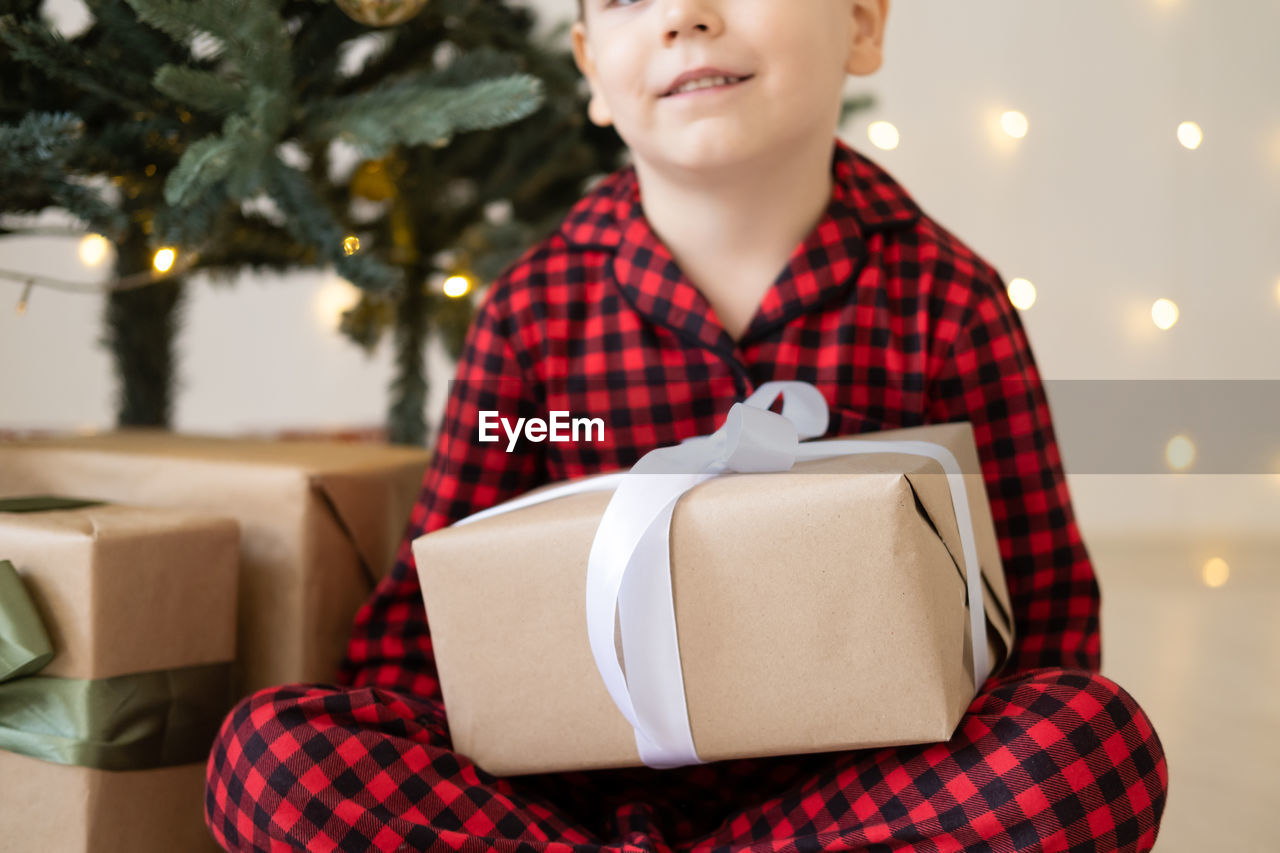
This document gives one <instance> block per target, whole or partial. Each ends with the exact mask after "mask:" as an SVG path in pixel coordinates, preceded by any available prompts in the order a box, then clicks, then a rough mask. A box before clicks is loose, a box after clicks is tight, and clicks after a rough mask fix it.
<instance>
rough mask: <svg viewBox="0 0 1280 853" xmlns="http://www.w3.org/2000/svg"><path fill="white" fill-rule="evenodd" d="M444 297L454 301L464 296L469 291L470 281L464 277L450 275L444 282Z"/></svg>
mask: <svg viewBox="0 0 1280 853" xmlns="http://www.w3.org/2000/svg"><path fill="white" fill-rule="evenodd" d="M443 289H444V295H445V296H452V297H453V298H454V299H458V298H459V297H462V296H466V295H467V291H469V290H470V289H471V280H470V279H469V278H467V277H466V276H465V275H451V276H449V277H448V278H446V279H445V280H444V288H443Z"/></svg>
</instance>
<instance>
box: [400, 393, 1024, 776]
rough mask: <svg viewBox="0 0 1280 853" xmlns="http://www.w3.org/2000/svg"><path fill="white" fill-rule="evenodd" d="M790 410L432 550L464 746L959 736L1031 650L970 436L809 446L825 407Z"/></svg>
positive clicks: (799, 742)
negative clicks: (807, 415) (1019, 636)
mask: <svg viewBox="0 0 1280 853" xmlns="http://www.w3.org/2000/svg"><path fill="white" fill-rule="evenodd" d="M769 385H771V386H772V385H774V383H769ZM794 385H795V383H783V386H784V387H787V388H789V389H790V391H791V392H792V393H791V394H789V395H788V400H789V399H790V398H791V397H792V396H795V394H794V392H795V391H796V390H797V389H796V388H795V387H793V386H794ZM804 388H806V389H811V390H813V389H812V386H804ZM800 390H804V389H800ZM761 392H770V393H773V394H775V395H776V393H777V389H776V388H765V387H762V388H761V391H760V392H757V393H758V394H759V393H761ZM814 393H815V395H816V390H814ZM799 396H800V399H801V401H803V400H804V399H805V398H804V396H803V395H799ZM769 399H770V398H769V397H768V395H767V394H766V395H765V397H764V398H763V399H755V398H754V397H753V399H752V400H748V401H747V402H748V404H747V405H744V404H741V403H740V404H735V407H734V411H733V412H731V413H730V415H731V418H730V422H727V423H726V427H725V428H722V429H721V430H720V431H719V432H718V433H717V434H715V435H714V436H708V437H700V438H699V439H698V441H697V442H688V441H686V442H685V443H684V444H683V445H680V446H678V447H676V448H666V449H664V450H665V451H667V452H668V453H671V452H674V456H670V457H669V458H668V460H667V463H666V464H665V465H663V464H660V465H657V466H654V465H648V466H647V467H646V463H647V462H648V461H649V457H650V456H656V455H658V452H657V451H655V453H653V454H648V455H647V456H646V457H645V458H642V459H641V460H640V462H638V463H637V465H636V466H635V467H634V468H632V469H631V470H630V471H627V472H615V473H610V474H606V475H597V476H592V477H584V478H579V479H577V480H573V481H569V482H567V483H562V484H555V485H551V486H544V487H540V488H538V489H535V490H533V491H531V492H529V493H528V494H527V495H525V496H523V497H521V498H519V499H516V500H514V501H510V502H508V503H506V504H502V505H499V506H498V507H495V508H492V509H490V510H486V511H484V512H481V513H477V514H476V515H474V516H471V517H469V518H467V519H463V520H462V521H461V522H459V523H458V524H455V525H454V526H451V527H447V528H443V529H440V530H437V531H434V532H432V533H430V534H427V535H425V536H422V537H419V538H418V539H416V540H415V541H414V542H413V553H414V557H415V561H416V563H417V567H418V575H419V578H420V581H421V586H422V592H423V600H424V602H425V605H426V610H427V619H428V622H429V623H430V626H431V634H432V640H433V648H434V652H435V659H436V665H437V669H438V672H439V676H440V682H441V690H442V693H443V698H444V703H445V707H446V708H447V711H448V716H449V728H450V732H451V734H452V738H453V745H454V748H455V749H457V750H458V751H459V752H461V753H463V754H465V755H467V756H468V757H470V758H471V759H472V760H473V761H475V762H476V763H477V764H478V765H479V766H480V767H482V768H483V769H485V770H486V771H488V772H490V773H493V774H495V775H499V776H513V775H520V774H525V773H535V772H560V771H569V770H590V769H599V768H610V767H627V766H640V765H648V766H652V767H671V766H681V765H684V764H691V763H699V762H704V763H705V762H709V761H719V760H724V759H732V758H747V757H763V756H771V755H786V754H800V753H811V752H827V751H837V750H850V749H861V748H870V747H881V746H892V745H902V744H910V743H928V742H935V741H944V740H948V739H949V738H950V737H951V736H952V734H953V733H954V731H955V729H956V727H957V725H958V724H959V721H960V718H961V717H962V715H963V713H964V710H965V709H966V708H967V707H968V705H969V703H970V702H971V701H972V699H973V697H974V696H975V695H976V691H977V689H978V686H979V685H980V683H981V682H982V681H983V680H985V678H986V677H987V676H988V675H990V674H994V673H995V672H996V671H998V670H999V668H1000V667H1001V666H1002V665H1003V663H1004V661H1005V660H1006V659H1007V658H1008V655H1009V650H1010V648H1011V646H1012V642H1013V636H1014V630H1013V620H1012V618H1011V615H1010V614H1011V612H1012V611H1011V609H1010V603H1009V594H1008V590H1007V587H1006V584H1005V578H1004V573H1003V569H1002V566H1001V563H1000V555H999V547H998V542H997V538H996V534H995V528H994V523H993V520H992V517H991V511H990V506H989V504H988V503H987V498H986V491H985V487H984V483H983V478H982V473H981V468H980V466H979V461H978V454H977V450H976V445H975V442H974V436H973V429H972V426H971V425H970V424H969V423H967V422H960V423H949V424H935V425H928V426H921V427H913V428H908V429H901V430H893V431H886V432H879V433H874V434H863V435H859V436H857V440H855V441H852V442H851V441H850V440H849V439H847V438H846V439H827V440H820V441H806V442H804V443H803V444H800V443H799V441H798V440H799V439H800V438H806V437H813V436H819V435H822V434H823V432H824V430H825V426H826V409H825V403H823V402H822V400H821V397H820V396H817V402H816V403H814V400H813V399H812V398H809V403H810V404H811V408H816V409H820V412H818V413H817V415H814V417H813V418H812V419H811V421H805V419H804V418H803V417H800V416H799V415H795V414H793V415H791V416H790V419H788V418H787V417H784V416H780V415H777V414H774V413H772V412H768V411H763V410H764V409H767V408H768V405H769V403H768V402H767V401H768V400H769ZM753 400H754V405H755V407H754V408H752V406H751V404H752V403H753ZM786 409H787V406H786V401H784V414H785V413H786ZM742 415H749V417H747V418H746V420H747V421H753V420H754V421H759V424H757V426H760V428H758V429H757V428H755V427H751V425H750V424H747V425H745V426H744V425H743V424H742V423H737V424H736V426H735V425H734V418H735V417H737V420H738V421H741V420H742V417H741V416H742ZM818 415H820V417H818ZM791 422H799V423H800V424H801V427H802V428H801V429H798V430H797V429H796V428H795V427H794V426H790V427H788V426H787V423H791ZM779 424H781V427H779ZM761 425H762V426H761ZM788 430H790V434H789V435H788V434H787V432H788ZM726 432H728V433H729V435H728V436H726ZM855 447H856V448H857V449H856V452H854V450H853V449H854V448H855ZM779 448H781V449H779ZM944 451H945V452H944ZM824 454H836V455H824ZM930 454H933V455H930ZM797 455H799V456H802V457H805V458H800V459H796V458H795V457H796V456H797ZM934 456H937V457H938V458H934ZM942 459H946V460H948V461H945V462H944V461H940V460H942ZM708 460H710V462H708ZM656 461H660V460H656ZM690 465H693V467H689V466H690ZM673 472H674V473H673ZM691 472H700V473H691ZM682 478H683V480H684V481H685V482H683V484H681V483H680V482H679V481H680V480H681V479H682ZM671 480H675V481H677V485H676V486H674V487H673V486H670V485H669V484H668V481H671ZM624 489H627V490H629V491H628V492H627V494H625V495H624V494H623V491H624ZM975 558H976V559H975ZM619 566H622V567H624V569H619V568H618V567H619ZM970 566H972V567H973V571H972V572H970V571H968V569H969V567H970ZM979 599H981V607H980V608H979V609H978V610H977V611H976V612H974V611H973V610H971V609H970V608H969V606H968V602H969V601H977V600H979ZM615 604H616V605H617V614H618V616H619V617H620V618H619V620H618V622H617V623H616V625H615V621H614V617H615V614H614V606H615ZM975 628H976V630H975ZM974 636H980V637H982V648H981V650H979V651H978V652H977V653H975V649H974V648H973V645H972V640H971V638H972V637H974ZM975 666H977V667H979V669H975ZM613 670H616V671H614V672H613V675H612V677H611V676H610V671H613Z"/></svg>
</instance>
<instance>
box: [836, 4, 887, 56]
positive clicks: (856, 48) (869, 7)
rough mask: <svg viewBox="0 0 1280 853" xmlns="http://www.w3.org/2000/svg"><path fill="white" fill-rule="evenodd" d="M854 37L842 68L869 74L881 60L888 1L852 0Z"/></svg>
mask: <svg viewBox="0 0 1280 853" xmlns="http://www.w3.org/2000/svg"><path fill="white" fill-rule="evenodd" d="M852 13H853V18H854V21H853V23H854V28H853V39H852V41H851V42H850V43H849V59H848V61H847V62H846V63H845V66H844V67H845V71H847V72H849V73H850V74H858V75H865V74H872V73H874V72H876V71H878V70H879V69H880V66H881V64H882V63H883V62H884V26H885V19H886V18H888V17H889V0H853V9H852Z"/></svg>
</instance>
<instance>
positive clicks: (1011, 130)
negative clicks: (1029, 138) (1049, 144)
mask: <svg viewBox="0 0 1280 853" xmlns="http://www.w3.org/2000/svg"><path fill="white" fill-rule="evenodd" d="M1000 127H1001V128H1003V129H1004V132H1005V133H1007V134H1009V135H1010V136H1012V137H1013V138H1014V139H1022V138H1023V137H1024V136H1026V135H1027V117H1026V116H1025V115H1023V114H1022V113H1020V112H1018V111H1017V110H1009V111H1008V112H1006V113H1005V114H1004V115H1002V116H1000Z"/></svg>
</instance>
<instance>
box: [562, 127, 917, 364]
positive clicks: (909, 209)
mask: <svg viewBox="0 0 1280 853" xmlns="http://www.w3.org/2000/svg"><path fill="white" fill-rule="evenodd" d="M831 170H832V177H833V182H832V183H833V188H832V195H831V200H830V201H829V203H828V205H827V209H826V211H825V212H824V214H823V216H822V219H821V220H819V222H818V224H817V225H816V226H815V227H814V228H813V230H812V231H811V232H810V233H809V234H808V236H806V237H805V239H804V240H803V241H801V243H800V244H799V245H798V246H797V247H796V248H795V250H794V251H793V252H792V254H791V257H790V258H789V260H788V261H787V264H786V266H785V268H784V269H783V270H782V271H781V272H780V273H779V275H778V277H777V279H775V280H774V282H773V284H772V285H771V286H770V288H769V290H768V291H767V292H766V294H765V295H764V298H763V299H762V301H761V304H760V309H759V311H758V312H757V314H756V316H755V317H754V318H753V320H752V322H751V325H750V326H749V327H748V329H747V330H746V332H745V333H744V334H743V335H742V338H741V340H740V341H738V342H737V346H746V345H747V344H749V342H750V341H751V340H752V339H754V338H757V337H758V336H760V335H763V334H764V333H766V332H767V331H769V330H770V329H773V328H775V327H776V326H778V325H780V324H783V323H786V322H788V321H789V320H791V319H792V318H793V317H795V316H796V315H798V314H801V313H804V312H806V311H808V310H809V309H810V308H812V307H814V306H815V305H817V304H820V303H822V302H825V301H826V300H827V299H828V298H830V297H831V296H832V295H834V293H835V292H836V291H839V290H841V289H843V288H845V287H846V286H849V285H850V284H851V282H852V281H853V280H854V278H855V275H854V274H855V273H856V271H857V270H858V268H859V267H860V266H861V265H862V263H863V261H865V260H866V257H867V247H866V240H867V238H868V237H869V236H870V235H871V234H874V233H876V232H879V231H885V230H890V229H894V228H901V227H905V226H907V225H910V224H912V223H914V222H915V221H916V220H917V219H919V218H920V217H921V216H922V215H923V214H922V211H921V210H920V208H919V207H918V206H917V205H916V203H915V202H914V201H913V200H912V199H911V197H910V196H909V195H908V194H907V192H906V190H904V189H903V188H902V187H901V186H900V185H899V184H898V182H897V181H895V180H894V179H893V178H892V177H891V176H890V175H889V174H888V173H887V172H886V171H884V170H883V169H881V168H880V167H879V166H877V165H876V164H874V163H872V162H871V161H870V160H868V159H867V158H866V157H864V156H862V155H861V154H859V153H858V152H856V151H854V150H853V149H852V148H850V147H849V146H848V145H847V144H845V142H844V141H843V140H841V139H840V138H839V137H834V147H833V150H832V158H831ZM559 233H560V234H561V236H562V237H563V238H564V240H565V241H566V242H567V243H568V244H569V245H571V246H576V247H579V248H583V249H591V248H594V249H601V250H607V251H611V252H612V253H613V257H612V260H611V263H609V264H607V266H609V267H610V271H611V273H612V275H613V276H614V278H615V279H616V281H617V283H618V285H619V286H620V287H621V289H622V292H623V295H624V296H626V297H627V299H628V300H629V301H630V302H631V303H632V305H633V306H634V307H635V308H636V310H638V311H639V312H640V313H642V314H644V315H646V316H647V317H648V318H649V319H651V320H653V321H654V322H657V323H659V324H661V325H663V326H666V327H668V328H670V329H672V330H673V331H675V332H677V333H678V334H681V335H682V336H685V337H692V338H695V339H697V340H698V342H699V343H701V344H703V345H705V346H708V347H713V348H726V349H729V350H732V349H733V348H734V346H735V342H734V341H733V340H732V338H730V337H729V335H728V333H727V332H725V331H724V329H723V328H722V327H721V326H720V325H719V324H718V323H716V322H714V320H712V319H711V318H710V314H711V313H712V312H711V308H710V305H709V303H708V302H707V300H706V298H705V297H704V296H703V295H702V293H701V292H700V291H699V290H698V289H697V288H696V287H695V286H694V285H693V284H692V282H690V281H689V280H688V279H687V278H685V277H684V275H683V273H681V271H680V269H679V267H678V266H677V265H676V263H675V260H674V259H673V258H672V256H671V253H670V251H669V250H668V249H667V247H666V246H665V245H664V244H663V243H662V241H661V240H660V239H659V238H658V236H657V234H655V233H654V231H653V229H652V228H651V227H650V225H649V221H648V219H646V217H645V215H644V210H643V208H642V206H641V204H640V186H639V182H638V181H637V179H636V172H635V167H634V166H627V167H625V168H623V169H620V170H618V171H616V172H614V173H612V174H610V175H608V176H606V177H605V178H604V179H602V180H601V181H599V182H598V183H597V184H596V185H595V186H594V187H593V188H592V189H591V190H590V191H589V192H588V193H587V194H586V195H585V196H584V197H583V198H582V199H581V200H580V201H579V202H578V203H577V204H575V205H574V206H573V208H572V209H570V211H569V213H568V214H567V215H566V216H565V219H564V221H563V222H562V223H561V225H560V229H559Z"/></svg>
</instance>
